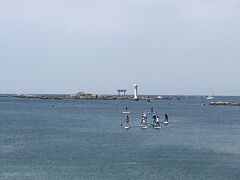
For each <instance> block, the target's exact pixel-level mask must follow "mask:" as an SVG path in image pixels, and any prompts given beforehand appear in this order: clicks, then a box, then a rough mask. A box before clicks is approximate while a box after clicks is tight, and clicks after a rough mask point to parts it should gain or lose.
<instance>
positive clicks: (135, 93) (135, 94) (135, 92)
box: [133, 84, 138, 100]
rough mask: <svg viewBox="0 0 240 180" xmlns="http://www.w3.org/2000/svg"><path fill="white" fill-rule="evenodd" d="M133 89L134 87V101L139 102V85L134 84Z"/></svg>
mask: <svg viewBox="0 0 240 180" xmlns="http://www.w3.org/2000/svg"><path fill="white" fill-rule="evenodd" d="M133 87H134V97H133V99H134V100H138V97H137V88H138V85H137V84H134V85H133Z"/></svg>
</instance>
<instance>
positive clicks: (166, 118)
mask: <svg viewBox="0 0 240 180" xmlns="http://www.w3.org/2000/svg"><path fill="white" fill-rule="evenodd" d="M164 117H165V121H166V122H168V115H167V114H166V113H165V115H164Z"/></svg>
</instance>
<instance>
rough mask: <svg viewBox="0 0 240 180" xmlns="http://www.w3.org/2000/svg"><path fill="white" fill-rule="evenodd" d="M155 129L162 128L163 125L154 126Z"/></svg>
mask: <svg viewBox="0 0 240 180" xmlns="http://www.w3.org/2000/svg"><path fill="white" fill-rule="evenodd" d="M153 128H154V129H160V128H161V127H160V126H156V127H153Z"/></svg>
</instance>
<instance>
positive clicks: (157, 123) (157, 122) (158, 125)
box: [156, 116, 160, 127]
mask: <svg viewBox="0 0 240 180" xmlns="http://www.w3.org/2000/svg"><path fill="white" fill-rule="evenodd" d="M159 122H160V121H159V117H158V116H157V119H156V126H157V127H160V123H159Z"/></svg>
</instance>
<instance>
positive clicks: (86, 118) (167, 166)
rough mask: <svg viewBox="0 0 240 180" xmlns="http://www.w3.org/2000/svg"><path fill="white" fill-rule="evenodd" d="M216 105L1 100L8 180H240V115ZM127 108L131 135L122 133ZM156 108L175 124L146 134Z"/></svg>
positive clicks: (0, 173)
mask: <svg viewBox="0 0 240 180" xmlns="http://www.w3.org/2000/svg"><path fill="white" fill-rule="evenodd" d="M213 101H233V102H240V97H215V99H214V100H213ZM208 102H209V101H207V100H205V99H204V98H203V97H200V96H199V97H198V96H189V97H185V96H181V97H180V100H171V101H169V100H158V101H151V102H146V101H138V102H136V101H129V100H119V101H106V100H75V101H72V100H40V99H17V98H13V97H1V98H0V179H1V180H45V179H46V180H79V179H82V180H128V179H131V180H132V179H136V180H150V179H151V180H159V179H162V180H175V179H176V180H189V179H192V180H210V179H211V180H216V179H217V180H239V179H240V107H231V106H209V105H208ZM203 104H206V105H205V106H204V105H203ZM52 105H54V106H55V108H52ZM126 106H127V107H128V109H129V111H130V112H131V113H130V115H129V116H130V124H131V126H132V128H130V129H129V130H126V129H124V128H122V127H121V126H120V125H121V123H122V122H123V120H124V118H125V115H124V114H123V113H122V111H123V110H124V108H125V107H126ZM152 106H153V108H154V111H155V112H156V114H157V115H159V116H160V120H161V121H163V115H164V113H167V114H168V116H169V124H168V125H163V124H161V126H162V128H161V129H153V128H151V127H149V128H148V129H141V128H140V127H139V125H140V120H141V114H142V112H149V111H150V108H151V107H152ZM148 119H149V120H151V114H150V113H149V114H148Z"/></svg>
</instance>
